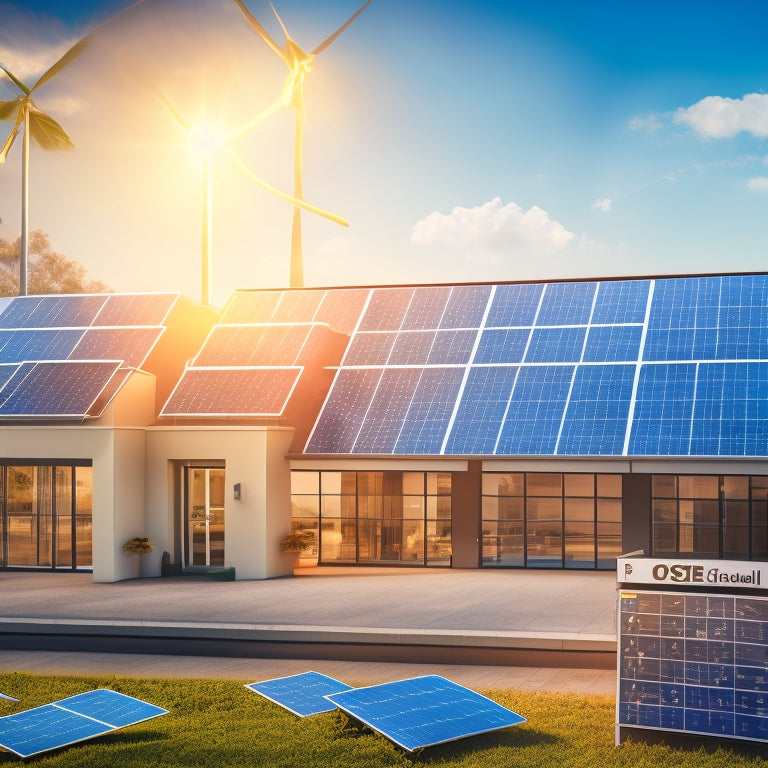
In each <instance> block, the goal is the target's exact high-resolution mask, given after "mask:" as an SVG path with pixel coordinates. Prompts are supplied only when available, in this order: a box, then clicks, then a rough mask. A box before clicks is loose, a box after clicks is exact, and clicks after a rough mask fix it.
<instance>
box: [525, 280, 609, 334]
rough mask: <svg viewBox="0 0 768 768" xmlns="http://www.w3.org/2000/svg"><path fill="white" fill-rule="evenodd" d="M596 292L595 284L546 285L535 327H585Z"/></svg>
mask: <svg viewBox="0 0 768 768" xmlns="http://www.w3.org/2000/svg"><path fill="white" fill-rule="evenodd" d="M596 290H597V284H596V283H548V284H547V285H546V288H545V290H544V298H543V300H542V302H541V308H540V309H539V314H538V317H537V319H536V325H585V324H586V323H587V322H589V318H590V315H591V313H592V303H593V301H594V298H595V291H596Z"/></svg>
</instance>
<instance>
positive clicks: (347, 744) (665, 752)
mask: <svg viewBox="0 0 768 768" xmlns="http://www.w3.org/2000/svg"><path fill="white" fill-rule="evenodd" d="M242 682H243V683H246V682H254V681H253V680H244V681H242ZM350 684H353V685H354V681H350ZM93 688H111V689H113V690H115V691H120V692H121V693H125V694H128V695H130V696H136V697H137V698H140V699H144V700H145V701H149V702H151V703H152V704H156V705H158V706H161V707H164V708H165V709H168V710H170V714H168V715H164V716H162V717H159V718H156V719H154V720H149V721H147V722H145V723H140V724H138V725H134V726H131V727H129V728H125V729H123V730H120V731H117V732H115V733H112V734H109V735H107V736H103V737H100V738H98V739H95V740H93V741H86V742H82V743H80V744H78V745H75V746H72V747H67V748H66V749H62V750H59V751H57V752H51V753H47V754H43V755H41V756H39V757H36V758H31V759H29V760H27V761H26V764H33V765H35V766H46V767H47V766H62V767H63V766H67V768H78V767H79V766H82V768H102V766H103V767H104V768H107V766H109V767H110V768H112V767H113V766H119V768H131V767H132V766H136V768H139V766H141V768H147V767H148V766H152V767H153V768H164V767H165V766H168V768H172V767H173V768H175V767H176V766H189V767H192V766H194V767H195V768H200V767H202V766H215V768H228V767H229V766H232V768H235V767H237V768H243V766H254V767H257V768H278V767H280V768H293V767H295V768H347V767H348V768H381V767H386V766H413V765H419V766H421V765H424V766H441V767H443V766H444V767H446V768H454V767H455V768H506V767H507V766H520V768H539V767H540V768H569V767H570V766H573V767H574V768H575V767H576V766H578V767H579V768H603V767H605V768H611V767H613V766H616V767H617V768H618V767H619V766H621V767H623V766H626V767H627V768H650V767H651V766H653V767H654V768H655V767H656V766H658V767H659V768H723V767H724V766H726V765H727V766H728V768H741V767H742V766H752V767H755V768H756V767H757V766H760V768H765V766H766V761H765V759H764V758H763V757H761V756H760V755H759V753H758V752H757V751H755V750H753V751H752V753H751V754H750V752H749V750H748V749H747V747H746V745H745V747H744V748H743V749H741V748H740V749H736V750H731V749H729V748H725V749H724V748H722V747H718V748H717V749H716V750H715V751H706V750H704V749H694V748H687V749H682V748H673V747H669V746H663V745H654V746H648V745H645V744H641V743H625V744H622V745H621V746H619V747H615V746H614V744H613V730H614V729H613V721H614V710H613V704H614V702H613V698H612V697H609V696H576V695H569V694H544V693H525V692H519V691H495V690H492V691H480V693H483V694H485V695H487V696H490V697H491V698H492V699H494V700H495V701H498V702H499V703H500V704H502V705H503V706H506V707H509V708H510V709H513V710H514V711H515V712H518V713H519V714H521V715H523V716H524V717H526V718H527V719H528V722H527V723H524V724H523V725H519V726H515V727H512V728H508V729H505V730H502V731H496V732H494V733H489V734H485V735H483V736H475V737H471V738H467V739H462V740H460V741H455V742H451V743H449V744H443V745H439V746H435V747H430V748H427V749H424V750H423V751H422V752H420V753H419V754H415V755H413V754H410V753H408V752H405V751H403V750H401V749H400V748H398V747H396V746H394V745H393V744H391V743H390V742H389V741H387V740H386V739H384V738H383V737H381V736H379V735H377V734H375V733H374V732H372V731H370V730H369V729H367V728H364V727H359V728H351V727H349V724H346V725H345V723H344V721H343V718H342V716H341V714H340V713H338V712H333V713H328V714H323V715H317V716H314V717H309V718H304V719H300V718H298V717H295V716H294V715H292V714H291V713H290V712H288V711H286V710H284V709H282V708H281V707H279V706H277V705H276V704H273V703H272V702H270V701H268V700H266V699H264V698H263V697H261V696H259V695H257V694H255V693H253V692H251V691H248V690H247V689H246V688H244V687H243V685H242V684H241V683H240V682H237V681H221V680H154V679H138V678H125V677H55V676H48V675H31V674H26V673H20V672H14V673H6V674H0V691H2V692H3V693H6V694H9V695H12V696H16V697H18V698H19V699H20V700H21V701H20V702H19V703H18V704H12V703H10V702H5V701H0V715H8V714H12V713H14V712H18V711H21V710H24V709H29V708H31V707H35V706H39V705H41V704H46V703H49V702H51V701H56V700H57V699H62V698H64V697H66V696H71V695H73V694H75V693H81V692H83V691H87V690H91V689H93ZM5 762H8V763H10V762H20V761H19V759H18V758H17V757H16V756H14V755H12V754H9V753H0V764H2V763H5Z"/></svg>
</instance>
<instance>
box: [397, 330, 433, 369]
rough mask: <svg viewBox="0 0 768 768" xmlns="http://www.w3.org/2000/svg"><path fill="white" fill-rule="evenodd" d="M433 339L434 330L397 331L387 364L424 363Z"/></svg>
mask: <svg viewBox="0 0 768 768" xmlns="http://www.w3.org/2000/svg"><path fill="white" fill-rule="evenodd" d="M434 341H435V331H411V332H410V333H399V334H398V335H397V339H395V343H394V346H393V347H392V352H391V353H390V355H389V360H388V363H389V365H425V364H426V362H427V358H428V357H429V352H430V350H431V349H432V344H433V343H434Z"/></svg>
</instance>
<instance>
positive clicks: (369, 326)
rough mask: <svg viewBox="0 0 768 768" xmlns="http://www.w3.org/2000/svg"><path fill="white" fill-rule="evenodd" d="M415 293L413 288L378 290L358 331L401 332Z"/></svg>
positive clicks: (374, 293)
mask: <svg viewBox="0 0 768 768" xmlns="http://www.w3.org/2000/svg"><path fill="white" fill-rule="evenodd" d="M413 293H414V289H413V288H376V289H375V290H374V291H373V295H372V296H371V300H370V301H369V302H368V308H367V309H366V311H365V314H364V315H363V318H362V320H361V321H360V325H359V327H358V330H359V331H399V330H400V326H401V325H402V324H403V318H404V317H405V313H406V312H407V311H408V307H409V306H410V304H411V299H412V298H413Z"/></svg>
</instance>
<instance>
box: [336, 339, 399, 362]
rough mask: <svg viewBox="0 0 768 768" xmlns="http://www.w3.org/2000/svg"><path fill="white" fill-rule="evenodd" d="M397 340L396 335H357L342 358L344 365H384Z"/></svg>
mask: <svg viewBox="0 0 768 768" xmlns="http://www.w3.org/2000/svg"><path fill="white" fill-rule="evenodd" d="M396 338H397V334H396V333H391V332H388V333H358V334H355V336H353V338H352V341H351V343H350V345H349V346H348V347H347V352H346V354H345V356H344V360H343V364H344V365H385V364H386V362H387V360H389V354H390V352H391V351H392V346H393V345H394V343H395V339H396Z"/></svg>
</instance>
